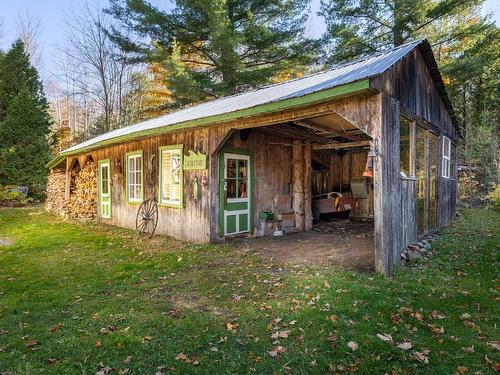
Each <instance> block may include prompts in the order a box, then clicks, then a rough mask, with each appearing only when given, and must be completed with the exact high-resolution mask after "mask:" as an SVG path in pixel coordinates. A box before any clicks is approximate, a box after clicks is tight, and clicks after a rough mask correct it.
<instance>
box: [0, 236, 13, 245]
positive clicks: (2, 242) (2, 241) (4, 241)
mask: <svg viewBox="0 0 500 375" xmlns="http://www.w3.org/2000/svg"><path fill="white" fill-rule="evenodd" d="M10 245H12V242H11V241H9V240H8V239H7V238H1V237H0V246H10Z"/></svg>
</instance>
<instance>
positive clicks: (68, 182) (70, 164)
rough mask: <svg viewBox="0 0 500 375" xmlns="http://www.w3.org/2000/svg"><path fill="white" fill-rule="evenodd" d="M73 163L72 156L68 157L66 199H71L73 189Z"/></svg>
mask: <svg viewBox="0 0 500 375" xmlns="http://www.w3.org/2000/svg"><path fill="white" fill-rule="evenodd" d="M72 164H73V163H72V162H71V160H70V158H66V185H65V187H64V199H69V195H70V191H71V168H72V166H73V165H72Z"/></svg>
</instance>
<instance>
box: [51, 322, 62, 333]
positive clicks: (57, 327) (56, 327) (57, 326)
mask: <svg viewBox="0 0 500 375" xmlns="http://www.w3.org/2000/svg"><path fill="white" fill-rule="evenodd" d="M61 327H62V323H57V324H54V325H53V326H52V327H51V328H50V331H51V332H57V331H59V330H60V329H61Z"/></svg>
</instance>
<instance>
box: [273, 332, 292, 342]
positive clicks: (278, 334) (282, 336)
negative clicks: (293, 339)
mask: <svg viewBox="0 0 500 375" xmlns="http://www.w3.org/2000/svg"><path fill="white" fill-rule="evenodd" d="M289 335H290V331H276V332H274V333H273V334H272V335H271V339H272V340H277V339H287V338H288V337H289Z"/></svg>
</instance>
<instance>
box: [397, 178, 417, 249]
mask: <svg viewBox="0 0 500 375" xmlns="http://www.w3.org/2000/svg"><path fill="white" fill-rule="evenodd" d="M401 228H402V234H401V235H402V238H401V246H402V247H401V250H402V249H403V248H405V247H406V246H408V245H411V244H413V243H415V242H417V239H418V238H417V181H415V180H410V179H404V180H401Z"/></svg>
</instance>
